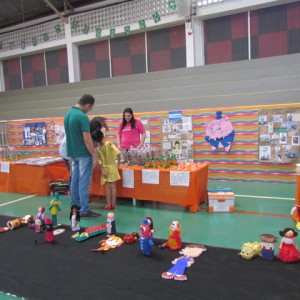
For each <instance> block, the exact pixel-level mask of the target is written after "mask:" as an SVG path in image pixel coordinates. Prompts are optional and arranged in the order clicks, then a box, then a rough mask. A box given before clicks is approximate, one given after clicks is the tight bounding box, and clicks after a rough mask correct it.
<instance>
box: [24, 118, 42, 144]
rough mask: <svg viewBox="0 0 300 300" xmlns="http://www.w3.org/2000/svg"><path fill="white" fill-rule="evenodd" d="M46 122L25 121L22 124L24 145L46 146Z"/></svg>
mask: <svg viewBox="0 0 300 300" xmlns="http://www.w3.org/2000/svg"><path fill="white" fill-rule="evenodd" d="M46 133H47V130H46V122H40V123H25V124H24V126H23V145H24V146H46V145H47V138H46V136H47V135H46Z"/></svg>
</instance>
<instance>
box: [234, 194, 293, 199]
mask: <svg viewBox="0 0 300 300" xmlns="http://www.w3.org/2000/svg"><path fill="white" fill-rule="evenodd" d="M235 196H236V197H241V198H261V199H277V200H291V201H295V198H284V197H270V196H251V195H237V194H236V195H235Z"/></svg>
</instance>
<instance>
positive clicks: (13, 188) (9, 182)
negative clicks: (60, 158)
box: [0, 162, 68, 195]
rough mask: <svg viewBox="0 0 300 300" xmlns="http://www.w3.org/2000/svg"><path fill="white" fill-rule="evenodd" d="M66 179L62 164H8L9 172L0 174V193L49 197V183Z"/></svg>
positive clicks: (64, 168)
mask: <svg viewBox="0 0 300 300" xmlns="http://www.w3.org/2000/svg"><path fill="white" fill-rule="evenodd" d="M56 179H65V180H67V179H68V170H67V168H66V166H65V164H64V162H57V163H54V164H50V165H47V166H41V167H40V166H33V165H22V164H14V163H11V164H10V172H9V173H3V172H0V191H1V192H9V193H20V194H39V195H49V193H50V187H49V182H50V181H52V180H56Z"/></svg>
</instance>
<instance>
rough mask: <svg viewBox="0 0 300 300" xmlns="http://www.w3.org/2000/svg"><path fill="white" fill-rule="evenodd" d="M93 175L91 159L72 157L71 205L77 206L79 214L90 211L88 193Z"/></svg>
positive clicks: (89, 157) (88, 157)
mask: <svg viewBox="0 0 300 300" xmlns="http://www.w3.org/2000/svg"><path fill="white" fill-rule="evenodd" d="M92 174H93V158H92V157H91V156H87V157H72V178H71V189H70V191H71V205H78V206H79V207H80V213H82V214H86V213H87V212H88V211H89V210H90V204H89V191H90V183H91V179H92Z"/></svg>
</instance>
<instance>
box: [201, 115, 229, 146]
mask: <svg viewBox="0 0 300 300" xmlns="http://www.w3.org/2000/svg"><path fill="white" fill-rule="evenodd" d="M216 114H217V117H216V118H215V119H214V120H212V121H210V122H208V123H206V124H205V126H206V131H205V140H206V141H207V142H209V143H210V144H211V148H210V149H211V150H212V151H215V150H217V149H219V148H224V150H225V152H229V150H230V148H231V146H232V143H233V139H234V129H233V126H232V124H231V122H230V121H229V119H228V118H227V117H222V112H221V111H217V113H216Z"/></svg>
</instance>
